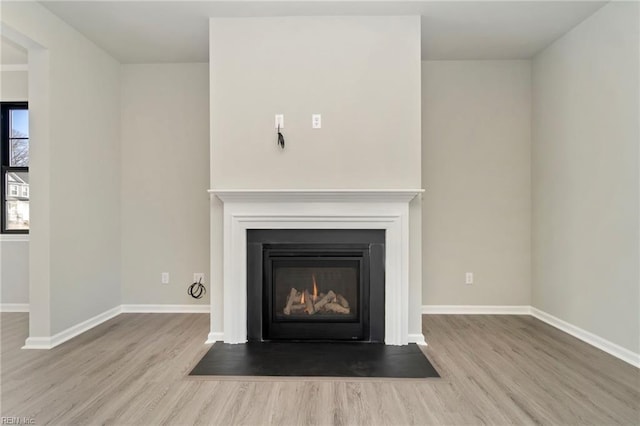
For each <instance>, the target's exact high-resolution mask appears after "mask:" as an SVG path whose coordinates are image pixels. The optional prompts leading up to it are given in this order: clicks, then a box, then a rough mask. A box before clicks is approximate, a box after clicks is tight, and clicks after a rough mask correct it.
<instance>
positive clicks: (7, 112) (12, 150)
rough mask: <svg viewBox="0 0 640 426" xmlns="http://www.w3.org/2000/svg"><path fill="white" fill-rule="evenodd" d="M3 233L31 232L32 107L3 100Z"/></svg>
mask: <svg viewBox="0 0 640 426" xmlns="http://www.w3.org/2000/svg"><path fill="white" fill-rule="evenodd" d="M0 110H1V113H2V118H1V120H0V123H1V125H2V126H1V129H0V141H1V144H0V156H1V157H2V173H1V174H0V179H1V180H2V182H1V183H2V185H1V188H2V193H1V196H2V199H1V201H2V206H1V207H2V208H1V209H0V210H1V213H0V217H1V219H2V224H1V225H2V227H1V230H2V233H28V232H29V110H28V108H27V104H26V102H2V103H0Z"/></svg>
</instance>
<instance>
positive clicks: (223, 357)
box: [190, 342, 440, 378]
mask: <svg viewBox="0 0 640 426" xmlns="http://www.w3.org/2000/svg"><path fill="white" fill-rule="evenodd" d="M190 375H191V376H289V377H295V376H298V377H387V378H427V377H440V375H439V374H438V372H437V371H436V370H435V368H433V366H432V365H431V363H430V362H429V360H428V359H427V357H426V356H425V355H424V354H423V353H422V351H421V350H420V348H418V346H417V345H416V344H410V345H407V346H389V345H384V344H374V343H339V342H331V343H321V342H313V343H311V342H249V343H245V344H240V345H231V344H226V343H215V344H214V345H213V346H212V347H211V349H209V351H208V352H207V353H206V355H205V356H204V357H203V358H202V359H201V360H200V362H199V363H198V364H197V365H196V366H195V368H194V369H193V370H192V371H191V373H190Z"/></svg>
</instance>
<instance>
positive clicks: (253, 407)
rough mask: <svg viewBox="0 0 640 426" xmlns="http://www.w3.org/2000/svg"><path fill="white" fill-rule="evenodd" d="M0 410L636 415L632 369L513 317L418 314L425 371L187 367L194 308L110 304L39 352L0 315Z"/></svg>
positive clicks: (420, 417)
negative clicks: (197, 371) (85, 326)
mask: <svg viewBox="0 0 640 426" xmlns="http://www.w3.org/2000/svg"><path fill="white" fill-rule="evenodd" d="M0 320H1V322H2V324H1V331H2V336H1V343H2V348H1V356H2V359H1V360H0V363H1V374H2V376H1V377H0V380H1V385H2V388H1V392H2V393H1V403H2V406H1V409H0V410H1V414H2V416H20V417H25V416H27V417H33V418H34V419H35V422H36V424H60V425H71V424H78V425H87V424H136V425H147V424H149V425H151V424H168V425H171V424H176V425H178V424H219V425H232V424H245V425H263V424H272V425H306V424H317V425H330V424H333V425H348V424H362V425H393V424H397V425H401V424H548V425H552V424H572V425H575V424H595V425H605V424H607V425H608V424H634V425H637V424H640V407H639V405H640V370H638V369H636V368H634V367H632V366H630V365H628V364H626V363H624V362H622V361H620V360H617V359H615V358H613V357H611V356H609V355H607V354H605V353H604V352H601V351H599V350H597V349H594V348H592V347H591V346H589V345H587V344H585V343H582V342H580V341H579V340H577V339H574V338H573V337H571V336H568V335H566V334H564V333H562V332H560V331H558V330H556V329H554V328H552V327H550V326H548V325H546V324H543V323H542V322H540V321H538V320H536V319H534V318H531V317H526V316H473V315H465V316H452V315H425V316H424V317H423V328H424V331H425V336H426V338H427V341H428V342H429V347H428V348H427V350H426V353H427V354H428V357H429V359H430V360H431V361H432V363H433V364H434V366H435V367H436V368H437V369H438V371H439V372H440V374H441V375H442V378H441V379H427V380H422V381H420V380H395V381H390V380H373V379H371V380H334V379H324V380H304V379H288V380H287V379H285V380H273V379H268V380H264V379H263V380H247V379H245V380H210V379H194V378H189V377H187V376H186V375H187V374H188V372H189V370H190V368H191V367H192V366H193V365H194V364H195V363H196V362H197V361H198V360H199V359H200V358H201V357H202V356H203V355H204V353H205V352H206V350H207V349H208V346H205V345H203V341H204V339H205V337H206V335H207V332H208V326H209V317H208V315H206V314H123V315H120V316H118V317H117V318H114V319H112V320H110V321H108V322H106V323H104V324H102V325H100V326H99V327H96V328H95V329H93V330H90V331H88V332H87V333H84V334H83V335H81V336H79V337H77V338H75V339H73V340H71V341H69V342H67V343H64V344H63V345H61V346H59V347H57V348H54V349H52V350H50V351H35V350H21V349H20V347H21V346H22V345H23V344H24V340H25V338H26V337H27V330H28V316H27V314H8V313H3V314H1V317H0Z"/></svg>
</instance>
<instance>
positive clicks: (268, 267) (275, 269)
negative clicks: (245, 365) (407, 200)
mask: <svg viewBox="0 0 640 426" xmlns="http://www.w3.org/2000/svg"><path fill="white" fill-rule="evenodd" d="M384 243H385V231H384V230H377V229H250V230H247V337H248V340H249V341H282V340H288V341H357V342H372V343H383V342H384Z"/></svg>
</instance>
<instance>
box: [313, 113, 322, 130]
mask: <svg viewBox="0 0 640 426" xmlns="http://www.w3.org/2000/svg"><path fill="white" fill-rule="evenodd" d="M311 128H313V129H320V128H322V115H320V114H312V115H311Z"/></svg>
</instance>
